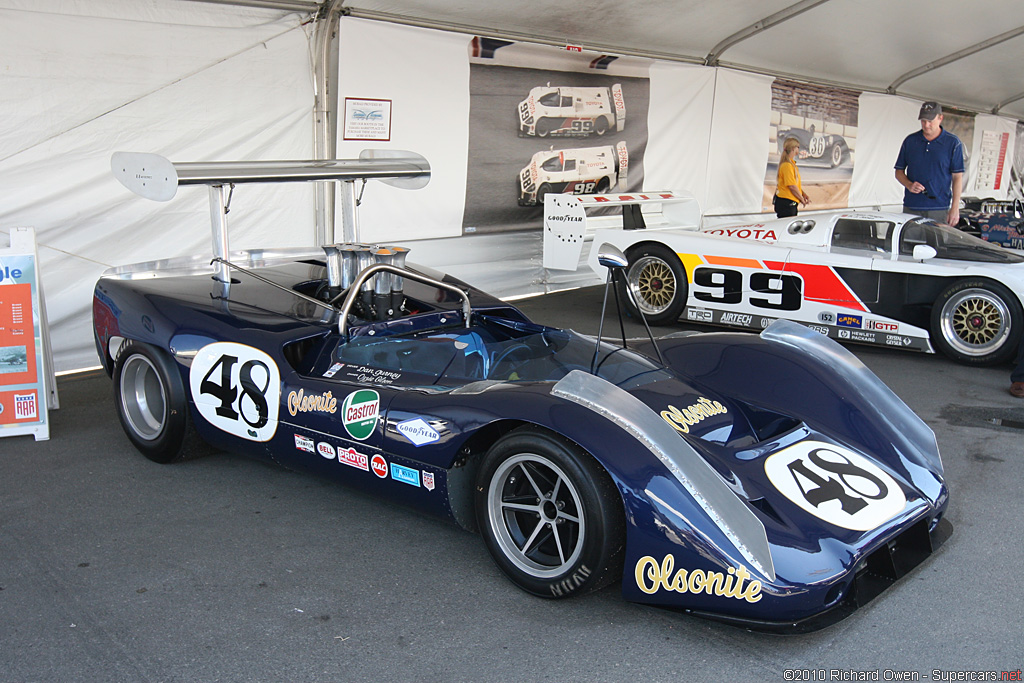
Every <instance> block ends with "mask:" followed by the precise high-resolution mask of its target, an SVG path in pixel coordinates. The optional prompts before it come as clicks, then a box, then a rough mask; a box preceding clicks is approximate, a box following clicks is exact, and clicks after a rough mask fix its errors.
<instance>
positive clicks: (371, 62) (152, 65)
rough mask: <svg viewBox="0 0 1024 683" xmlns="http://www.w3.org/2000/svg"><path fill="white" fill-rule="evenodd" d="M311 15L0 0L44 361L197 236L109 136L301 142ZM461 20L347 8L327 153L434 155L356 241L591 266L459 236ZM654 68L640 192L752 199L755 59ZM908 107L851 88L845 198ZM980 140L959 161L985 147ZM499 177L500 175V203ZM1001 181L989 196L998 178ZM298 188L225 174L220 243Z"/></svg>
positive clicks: (532, 235) (476, 272)
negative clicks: (113, 291)
mask: <svg viewBox="0 0 1024 683" xmlns="http://www.w3.org/2000/svg"><path fill="white" fill-rule="evenodd" d="M312 34H313V24H312V23H311V17H310V16H309V15H307V14H302V13H289V12H285V11H280V10H270V9H249V8H243V7H238V6H229V5H215V4H205V3H198V2H184V1H174V2H169V1H168V0H147V1H140V0H90V1H86V0H42V1H40V0H34V1H30V0H0V59H2V60H3V62H2V68H0V92H2V93H3V94H4V96H3V98H0V124H3V125H0V187H3V195H2V197H3V198H2V199H0V233H3V232H6V231H7V230H9V229H10V228H12V227H15V226H32V227H34V228H35V229H36V231H37V238H38V241H39V245H40V246H39V250H40V257H41V268H40V270H41V272H42V274H43V275H42V277H43V281H44V285H45V293H46V304H47V310H48V315H49V319H50V327H51V337H52V342H53V348H54V352H55V365H56V368H57V370H69V369H74V368H81V367H87V366H93V365H95V364H96V359H95V353H94V350H93V342H92V333H91V325H90V312H91V291H92V286H93V283H94V282H95V280H96V278H97V277H98V275H99V274H100V273H101V272H102V271H103V270H104V269H105V268H107V267H108V266H112V265H120V264H125V263H133V262H139V261H147V260H154V259H162V258H169V257H173V256H182V255H193V254H205V253H209V250H210V246H209V208H208V198H207V194H206V192H205V191H204V190H203V189H200V188H184V189H182V190H181V191H180V193H179V195H178V196H177V197H175V199H174V200H172V201H171V202H169V203H166V204H156V203H152V202H148V201H146V200H142V199H140V198H138V197H135V196H134V195H131V194H130V193H129V192H128V191H127V190H125V189H124V188H122V187H121V186H120V185H118V184H117V182H116V181H115V180H114V179H113V177H112V175H111V173H110V169H109V158H110V154H111V153H112V152H114V151H118V150H129V151H145V152H157V153H160V154H163V155H164V156H167V157H169V158H171V159H173V160H179V161H200V160H218V159H220V160H225V159H301V158H312V157H313V116H312V114H313V106H314V96H315V93H314V85H313V77H312V73H313V66H312V59H311V54H310V53H311V49H312V42H313V41H312ZM470 39H471V36H470V35H467V34H465V33H457V32H447V31H440V30H433V29H423V28H416V27H411V26H405V25H399V24H390V23H387V22H381V21H374V20H368V19H358V18H354V17H347V16H346V17H342V18H341V20H340V27H339V32H338V41H339V45H338V47H339V50H338V54H339V87H338V99H339V106H338V109H339V126H338V140H337V147H338V156H339V157H342V158H345V157H352V156H355V155H357V154H358V152H359V151H360V150H362V149H364V148H368V147H377V148H385V149H407V150H411V151H414V152H417V153H420V154H423V155H424V156H426V157H427V159H428V160H429V161H430V164H431V167H432V178H431V182H430V184H429V185H428V186H427V187H426V188H424V189H421V190H417V191H406V190H398V189H395V188H391V187H387V186H384V185H382V184H380V183H370V184H369V185H368V186H367V188H366V191H365V194H364V195H363V201H364V203H363V205H362V206H361V208H360V210H359V211H360V214H359V222H360V227H361V233H360V235H361V238H362V239H363V240H364V241H379V242H392V243H393V242H397V241H400V242H401V243H403V244H406V245H409V246H412V247H413V249H414V251H413V254H412V256H411V260H413V261H416V262H419V263H423V264H425V265H430V266H433V267H437V268H440V269H443V270H448V271H449V272H451V273H452V274H454V275H455V276H457V277H460V278H462V279H464V280H466V281H467V282H470V283H472V284H474V285H477V286H479V287H481V288H483V289H486V290H489V291H491V292H493V293H495V294H497V295H499V296H505V297H513V296H518V295H525V294H531V293H537V292H544V291H552V290H556V289H563V288H567V287H573V286H578V285H581V284H586V283H591V282H596V277H595V276H593V275H592V274H591V273H589V272H587V271H586V269H581V270H580V271H579V272H576V273H567V272H563V271H545V270H544V269H543V268H542V267H541V235H540V231H539V230H536V229H533V230H527V231H518V232H516V231H513V232H495V233H481V234H463V211H464V207H465V205H466V193H467V175H468V173H467V168H468V161H469V159H468V157H469V144H468V137H469V128H470V116H471V108H470V94H469V81H470V66H469V41H470ZM545 49H550V50H552V52H553V55H554V54H555V53H558V52H559V51H558V49H557V48H554V47H549V48H545ZM552 61H553V62H557V61H558V60H557V59H553V60H552ZM648 74H649V81H650V101H649V106H648V109H647V112H648V113H647V121H646V126H647V136H648V139H647V140H646V150H645V153H644V156H643V179H644V186H643V187H644V189H645V190H649V191H653V190H662V189H676V190H688V191H690V192H692V193H693V194H694V195H695V196H696V197H697V198H698V200H699V201H700V202H701V205H702V206H703V207H705V209H706V210H707V211H708V212H709V214H713V215H711V216H709V218H708V221H709V222H711V221H713V222H716V223H721V222H724V221H732V220H743V219H746V218H747V217H753V218H754V219H758V218H761V217H762V216H763V215H764V214H761V213H760V210H761V199H762V191H763V189H764V181H765V172H766V165H767V163H768V149H769V139H770V130H771V128H770V122H769V117H770V111H771V109H772V93H771V91H772V79H771V77H768V76H763V75H755V74H751V73H749V72H745V71H737V70H734V69H727V68H723V67H717V68H716V67H705V66H696V65H689V64H681V63H677V62H665V61H658V60H650V67H649V70H648ZM346 97H353V98H376V99H387V100H391V102H392V105H393V107H392V115H393V118H392V121H391V138H390V140H388V141H382V142H364V141H346V140H344V139H343V137H344V121H343V118H342V113H343V111H344V100H345V98H346ZM919 104H920V102H919V101H918V100H912V99H907V98H903V97H897V96H891V95H882V94H875V93H863V94H862V95H861V96H860V99H859V121H858V128H859V134H858V136H857V144H856V150H855V163H854V168H853V175H852V180H851V186H850V194H849V203H850V205H851V206H888V207H894V206H898V205H899V204H900V202H901V198H902V191H901V188H900V186H899V185H898V183H896V181H895V179H894V177H893V169H892V166H893V162H894V161H895V158H896V153H897V151H898V149H899V144H900V142H901V141H902V139H903V138H904V137H905V136H906V135H907V134H908V133H910V132H912V131H914V130H915V129H917V122H916V118H915V117H916V110H917V108H918V106H919ZM511 116H512V112H510V113H509V117H510V119H511ZM628 120H631V121H635V119H628ZM628 125H629V124H628V123H627V126H628ZM975 125H976V130H975V136H974V146H975V147H976V148H977V147H978V145H980V144H981V138H982V137H983V134H984V131H986V130H988V131H994V132H995V133H998V134H999V135H1002V134H1003V133H1009V136H1008V149H1009V150H1011V151H1010V153H1009V154H1006V155H1005V160H1004V171H1005V175H1006V176H1008V175H1009V167H1010V166H1009V165H1010V164H1011V163H1012V158H1013V156H1014V155H1013V153H1012V150H1014V149H1015V144H1014V143H1015V140H1014V138H1015V136H1016V122H1015V121H1014V120H1012V119H1006V118H1003V117H996V116H978V117H977V119H976V123H975ZM990 138H991V136H990ZM1004 142H1005V140H1004ZM974 151H975V154H973V155H972V161H971V163H972V170H973V169H974V164H976V163H980V162H979V161H978V158H979V157H980V156H981V153H980V149H975V150H974ZM632 170H633V169H632V165H631V172H632ZM1019 170H1024V169H1019ZM977 175H978V174H977V173H975V174H974V176H977ZM508 185H509V187H505V186H502V187H499V188H496V193H500V194H501V196H502V197H504V199H505V200H507V195H508V193H509V191H510V189H511V181H510V182H509V183H508ZM1007 185H1008V183H1006V184H1004V186H1003V187H1002V188H1001V189H1000V190H999V191H998V192H988V193H986V194H985V195H984V196H994V197H1000V196H1006V189H1005V188H1006V186H1007ZM496 196H497V194H496ZM313 205H314V201H313V189H312V187H311V186H310V185H297V186H290V185H280V186H263V187H260V188H258V189H255V190H254V188H250V187H240V188H238V189H237V190H236V191H235V193H234V198H233V201H232V205H231V209H232V210H231V214H230V216H229V220H230V222H231V224H232V231H231V235H232V247H235V248H241V247H260V246H270V245H276V246H295V245H312V244H314V243H315V241H316V235H315V232H316V231H315V226H314V223H315V219H314V206H313ZM338 223H339V226H340V220H339V221H338ZM467 232H468V231H467ZM339 238H340V233H339ZM2 239H3V238H2V237H0V240H2ZM584 258H586V253H584Z"/></svg>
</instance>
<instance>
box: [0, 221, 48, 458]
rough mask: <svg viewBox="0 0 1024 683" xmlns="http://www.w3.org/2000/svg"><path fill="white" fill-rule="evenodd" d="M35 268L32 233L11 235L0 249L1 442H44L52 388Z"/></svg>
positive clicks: (20, 231)
mask: <svg viewBox="0 0 1024 683" xmlns="http://www.w3.org/2000/svg"><path fill="white" fill-rule="evenodd" d="M0 239H2V238H0ZM38 263H39V258H38V256H37V255H36V239H35V231H34V230H33V229H32V228H14V229H13V230H11V233H10V246H9V247H7V248H2V247H0V437H2V436H13V435H16V434H32V435H33V436H34V437H35V439H36V441H45V440H47V439H49V438H50V424H49V421H48V419H47V409H48V406H52V407H54V408H56V407H57V382H56V378H55V376H54V374H53V359H52V355H51V351H50V333H49V328H48V326H47V323H46V309H45V307H44V305H43V291H42V283H41V282H40V279H39V268H38Z"/></svg>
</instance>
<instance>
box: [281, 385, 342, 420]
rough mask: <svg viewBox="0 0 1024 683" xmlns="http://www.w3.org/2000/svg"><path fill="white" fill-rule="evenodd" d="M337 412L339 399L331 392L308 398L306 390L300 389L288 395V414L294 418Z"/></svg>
mask: <svg viewBox="0 0 1024 683" xmlns="http://www.w3.org/2000/svg"><path fill="white" fill-rule="evenodd" d="M337 410H338V399H336V398H334V396H332V395H331V392H329V391H327V392H324V393H322V394H312V395H310V396H306V390H305V389H299V390H298V391H293V392H291V393H290V394H288V412H289V413H290V414H291V415H292V417H295V416H296V415H298V414H299V413H314V412H315V413H335V412H337Z"/></svg>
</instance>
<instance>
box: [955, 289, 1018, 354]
mask: <svg viewBox="0 0 1024 683" xmlns="http://www.w3.org/2000/svg"><path fill="white" fill-rule="evenodd" d="M1010 319H1011V318H1010V309H1009V308H1008V307H1007V305H1006V302H1005V301H1003V300H1002V298H1000V297H999V296H997V295H996V294H994V293H992V292H990V291H989V290H987V289H965V290H963V291H961V292H957V293H956V294H955V295H954V296H952V297H950V299H949V300H948V301H946V303H945V304H944V305H943V306H942V312H941V313H940V329H941V330H942V338H943V339H945V340H946V342H947V343H948V344H949V345H950V346H951V347H952V348H953V349H955V350H956V351H958V352H960V353H962V354H964V355H965V356H975V357H978V356H987V355H989V354H991V353H993V352H994V351H996V350H997V349H999V348H1000V347H1001V346H1002V345H1003V344H1005V343H1006V340H1007V339H1008V338H1009V336H1010Z"/></svg>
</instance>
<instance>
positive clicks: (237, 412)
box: [189, 342, 281, 441]
mask: <svg viewBox="0 0 1024 683" xmlns="http://www.w3.org/2000/svg"><path fill="white" fill-rule="evenodd" d="M189 390H190V391H191V392H192V400H193V401H195V404H196V408H197V409H198V410H199V414H200V415H202V416H203V417H204V418H206V420H207V421H208V422H209V423H210V424H212V425H213V426H214V427H216V428H217V429H220V430H222V431H225V432H228V433H229V434H234V435H235V436H240V437H242V438H243V439H248V440H250V441H269V440H270V439H271V438H272V437H273V436H274V432H276V431H277V411H278V409H279V407H280V403H281V372H280V371H279V370H278V368H277V364H276V363H275V362H274V359H273V358H271V357H270V356H268V355H267V354H265V353H263V352H262V351H260V350H259V349H254V348H253V347H251V346H246V345H244V344H235V343H232V342H216V343H214V344H209V345H207V346H204V347H203V348H201V349H200V350H199V353H198V354H196V357H195V359H194V360H193V361H192V368H191V370H190V371H189Z"/></svg>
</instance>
